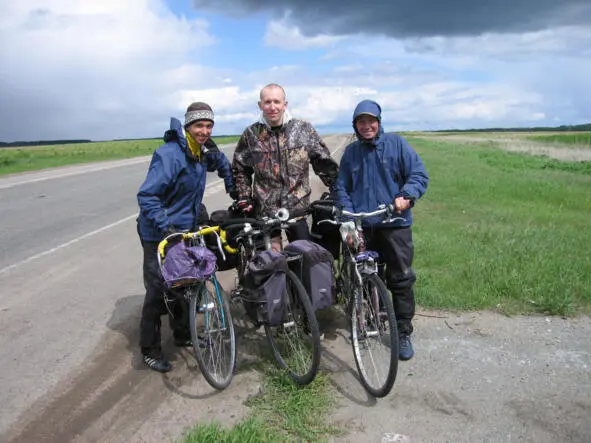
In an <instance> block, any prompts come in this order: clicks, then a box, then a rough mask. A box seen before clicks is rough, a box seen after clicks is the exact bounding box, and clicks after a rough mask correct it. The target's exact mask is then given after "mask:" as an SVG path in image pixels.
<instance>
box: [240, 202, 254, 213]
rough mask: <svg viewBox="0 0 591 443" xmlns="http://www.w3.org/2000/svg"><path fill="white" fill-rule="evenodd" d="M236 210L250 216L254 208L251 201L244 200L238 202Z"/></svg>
mask: <svg viewBox="0 0 591 443" xmlns="http://www.w3.org/2000/svg"><path fill="white" fill-rule="evenodd" d="M236 209H238V211H240V212H241V213H243V214H250V213H251V212H252V210H253V209H254V207H253V205H252V201H251V200H250V199H243V200H238V201H237V202H236Z"/></svg>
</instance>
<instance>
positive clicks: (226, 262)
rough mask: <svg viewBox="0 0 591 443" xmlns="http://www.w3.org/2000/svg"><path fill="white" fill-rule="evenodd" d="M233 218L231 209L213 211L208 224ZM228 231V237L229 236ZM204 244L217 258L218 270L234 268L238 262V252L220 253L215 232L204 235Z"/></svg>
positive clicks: (233, 245)
mask: <svg viewBox="0 0 591 443" xmlns="http://www.w3.org/2000/svg"><path fill="white" fill-rule="evenodd" d="M229 218H235V215H234V214H233V213H232V212H231V211H226V210H223V209H222V210H219V211H213V212H212V213H211V217H210V220H209V221H210V223H209V225H210V226H217V225H219V224H220V223H221V222H223V221H225V220H227V219H229ZM229 234H230V233H228V237H231V236H230V235H229ZM205 245H206V246H207V249H209V250H210V251H211V252H213V253H214V254H215V256H216V258H217V265H218V270H219V271H227V270H229V269H235V268H236V267H237V266H238V264H239V263H240V255H239V254H230V253H229V252H228V251H225V250H224V254H223V255H222V253H221V251H220V249H219V247H218V240H217V235H216V234H207V235H206V236H205ZM230 246H232V247H235V246H236V244H231V243H230Z"/></svg>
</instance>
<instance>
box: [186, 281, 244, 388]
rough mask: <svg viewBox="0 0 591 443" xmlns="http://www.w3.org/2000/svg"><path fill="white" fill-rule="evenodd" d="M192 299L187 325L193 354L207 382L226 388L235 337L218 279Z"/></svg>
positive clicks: (193, 295)
mask: <svg viewBox="0 0 591 443" xmlns="http://www.w3.org/2000/svg"><path fill="white" fill-rule="evenodd" d="M210 284H211V285H212V286H213V291H210V290H208V288H207V284H206V283H203V284H202V285H201V288H200V291H199V293H197V294H192V295H191V298H190V300H191V302H190V314H189V321H190V326H191V340H192V343H193V353H194V355H195V359H196V360H197V365H198V366H199V369H200V370H201V373H202V374H203V377H204V378H205V380H207V382H208V383H209V384H210V385H211V386H212V387H214V388H215V389H218V390H222V389H225V388H226V387H228V385H229V384H230V382H231V381H232V377H233V375H234V368H235V365H236V337H235V335H234V323H233V321H232V314H231V313H230V305H229V302H228V299H227V297H226V294H225V293H224V291H223V290H222V288H221V286H220V284H219V283H218V281H217V279H216V278H215V277H213V278H212V279H211V280H210Z"/></svg>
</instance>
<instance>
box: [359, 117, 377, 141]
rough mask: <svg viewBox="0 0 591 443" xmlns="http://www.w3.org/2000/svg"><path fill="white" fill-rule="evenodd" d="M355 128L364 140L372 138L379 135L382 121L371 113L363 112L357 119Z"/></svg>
mask: <svg viewBox="0 0 591 443" xmlns="http://www.w3.org/2000/svg"><path fill="white" fill-rule="evenodd" d="M355 128H356V129H357V132H359V134H360V135H361V138H363V139H364V140H372V139H373V138H374V137H375V136H376V135H378V130H379V128H380V122H379V121H378V119H377V118H375V117H372V116H371V115H367V114H362V115H360V116H359V117H357V119H356V120H355Z"/></svg>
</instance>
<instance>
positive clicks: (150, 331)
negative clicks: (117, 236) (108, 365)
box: [138, 204, 209, 358]
mask: <svg viewBox="0 0 591 443" xmlns="http://www.w3.org/2000/svg"><path fill="white" fill-rule="evenodd" d="M208 221H209V215H208V213H207V209H206V207H205V205H203V204H201V207H200V210H199V216H198V218H197V221H196V224H197V225H198V226H199V225H201V224H207V223H208ZM138 234H139V229H138ZM140 241H141V243H142V247H143V249H144V264H143V273H144V287H145V288H146V296H145V298H144V305H143V307H142V317H141V320H140V347H141V349H142V354H144V355H149V356H150V357H155V358H158V357H161V356H162V337H161V334H160V328H161V327H162V320H161V318H160V317H161V316H162V315H165V314H167V313H169V312H168V309H167V308H166V304H165V302H164V292H165V290H166V288H165V286H164V282H163V280H162V274H161V273H160V267H159V266H158V257H157V256H156V253H157V250H158V242H148V241H144V240H141V237H140ZM173 297H174V294H173V293H170V294H169V298H173ZM169 309H171V311H172V314H173V315H172V316H170V315H169V317H168V320H169V324H170V329H171V330H172V333H173V336H174V338H175V339H178V340H181V341H184V340H187V339H190V338H191V335H190V328H189V310H188V306H187V303H186V301H185V300H184V299H183V298H180V297H177V298H176V301H175V302H174V303H170V304H169Z"/></svg>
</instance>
